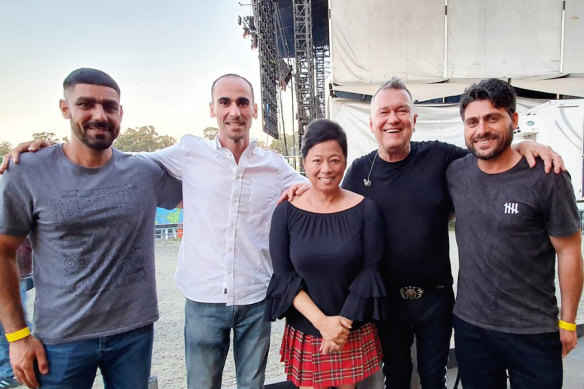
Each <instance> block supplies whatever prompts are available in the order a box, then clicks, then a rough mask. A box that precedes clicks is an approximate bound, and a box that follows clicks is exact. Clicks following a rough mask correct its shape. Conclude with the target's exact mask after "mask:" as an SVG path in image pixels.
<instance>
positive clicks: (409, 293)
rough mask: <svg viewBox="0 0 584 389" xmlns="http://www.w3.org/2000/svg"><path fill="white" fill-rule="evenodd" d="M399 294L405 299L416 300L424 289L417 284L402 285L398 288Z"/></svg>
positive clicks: (422, 293)
mask: <svg viewBox="0 0 584 389" xmlns="http://www.w3.org/2000/svg"><path fill="white" fill-rule="evenodd" d="M399 294H400V296H401V297H402V298H403V299H405V300H417V299H419V298H421V297H422V296H423V295H424V289H422V288H420V287H419V286H404V287H403V288H400V289H399Z"/></svg>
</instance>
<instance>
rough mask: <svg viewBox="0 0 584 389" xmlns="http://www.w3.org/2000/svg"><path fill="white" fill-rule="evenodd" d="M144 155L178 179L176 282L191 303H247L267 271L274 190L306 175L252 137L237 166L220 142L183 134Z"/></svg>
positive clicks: (259, 291) (260, 289) (262, 293)
mask: <svg viewBox="0 0 584 389" xmlns="http://www.w3.org/2000/svg"><path fill="white" fill-rule="evenodd" d="M151 156H152V157H153V158H154V159H155V160H156V161H157V162H158V163H160V164H161V165H162V166H164V168H165V169H166V170H167V171H168V172H169V173H170V174H171V175H173V176H175V177H178V178H180V179H182V181H183V207H184V218H183V222H184V226H183V228H184V236H183V240H182V242H181V245H180V249H179V254H178V255H179V257H178V266H177V269H176V274H175V277H174V279H175V281H176V283H177V285H178V287H179V289H180V290H181V291H182V292H183V294H184V295H185V296H186V297H187V298H188V299H190V300H193V301H197V302H203V303H226V304H227V305H247V304H253V303H256V302H258V301H261V300H263V299H264V298H265V297H266V290H267V286H268V283H269V281H270V277H271V275H272V262H271V259H270V255H269V251H268V243H269V242H268V240H269V232H270V223H271V219H272V213H273V211H274V209H275V207H276V205H277V201H278V198H279V197H280V195H281V193H282V192H283V191H284V190H285V189H287V188H288V187H289V186H290V185H291V184H292V183H294V182H305V181H306V179H305V178H304V177H302V176H301V175H300V174H299V173H298V172H296V171H295V170H294V169H292V167H291V166H290V165H289V164H288V163H287V162H286V161H285V160H284V158H283V157H282V156H281V155H279V154H276V153H274V152H272V151H269V150H262V149H259V148H256V142H255V141H252V142H251V143H250V145H249V146H248V147H247V148H246V149H245V151H244V152H243V154H242V155H241V158H240V159H239V163H236V162H235V158H234V157H233V154H232V153H231V151H230V150H229V149H227V148H225V147H222V146H221V143H220V142H219V139H218V138H217V137H216V138H215V139H214V140H212V141H209V140H204V139H201V138H198V137H195V136H192V135H186V136H184V137H183V138H182V139H181V141H180V143H178V144H176V145H174V146H171V147H168V148H166V149H163V150H158V151H156V152H154V153H152V154H151Z"/></svg>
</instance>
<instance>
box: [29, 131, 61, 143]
mask: <svg viewBox="0 0 584 389" xmlns="http://www.w3.org/2000/svg"><path fill="white" fill-rule="evenodd" d="M32 140H50V141H53V142H58V141H59V138H57V135H55V133H54V132H46V131H43V132H35V133H34V134H32Z"/></svg>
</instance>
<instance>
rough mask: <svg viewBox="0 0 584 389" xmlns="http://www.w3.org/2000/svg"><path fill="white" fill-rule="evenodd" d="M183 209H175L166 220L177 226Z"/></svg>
mask: <svg viewBox="0 0 584 389" xmlns="http://www.w3.org/2000/svg"><path fill="white" fill-rule="evenodd" d="M181 211H182V209H179V208H175V209H173V210H172V211H170V212H169V213H168V215H167V216H166V220H168V222H169V223H171V224H177V223H178V222H179V221H180V213H181Z"/></svg>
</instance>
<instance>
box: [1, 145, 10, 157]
mask: <svg viewBox="0 0 584 389" xmlns="http://www.w3.org/2000/svg"><path fill="white" fill-rule="evenodd" d="M11 148H12V145H11V144H10V142H6V141H3V142H0V157H2V156H3V155H4V154H6V153H7V152H9V151H10V149H11Z"/></svg>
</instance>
